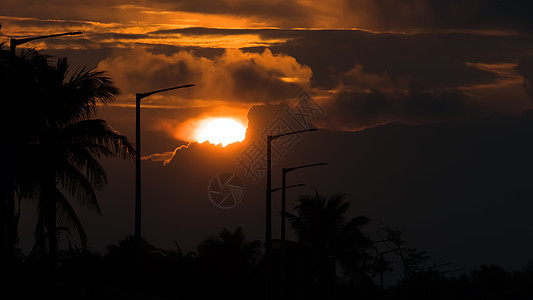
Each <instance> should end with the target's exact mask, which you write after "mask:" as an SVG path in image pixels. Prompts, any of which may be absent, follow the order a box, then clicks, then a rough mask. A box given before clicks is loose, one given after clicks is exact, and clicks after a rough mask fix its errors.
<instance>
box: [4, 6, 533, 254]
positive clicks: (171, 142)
mask: <svg viewBox="0 0 533 300" xmlns="http://www.w3.org/2000/svg"><path fill="white" fill-rule="evenodd" d="M511 2H512V3H511ZM531 11H533V2H532V1H530V0H525V1H496V0H472V1H462V0H450V1H440V0H409V1H403V0H402V1H400V0H357V1H356V0H334V1H313V0H297V1H286V0H274V1H272V0H258V1H244V0H223V1H213V0H197V1H186V0H172V1H170V0H156V1H147V0H145V1H142V0H130V1H122V0H121V1H119V0H92V1H65V0H50V1H33V0H2V1H0V23H1V24H2V28H1V29H0V40H2V41H4V42H6V43H8V39H9V38H13V37H15V38H20V37H31V36H38V35H46V34H52V33H58V32H67V31H82V32H83V35H80V36H73V37H65V38H58V39H47V40H40V41H36V42H32V43H31V44H26V45H25V46H29V47H35V48H37V49H41V50H43V51H44V53H47V54H51V55H60V56H68V57H69V59H70V61H71V63H72V67H73V70H75V69H76V68H78V67H81V66H82V65H88V66H90V67H97V68H99V69H102V70H105V71H106V72H107V74H108V75H109V76H110V77H111V78H112V80H113V81H114V82H115V84H116V85H117V86H118V87H119V88H120V89H121V91H122V94H121V95H120V96H119V97H118V98H117V99H116V101H115V102H114V103H113V104H112V105H110V106H109V107H107V108H101V109H100V111H99V115H98V116H99V117H102V118H104V119H106V120H107V121H108V122H109V123H110V125H111V126H113V128H115V129H116V130H118V131H120V132H121V133H122V134H124V135H126V136H128V137H129V138H130V139H133V137H134V136H135V135H134V126H133V124H134V113H133V109H132V107H133V105H134V98H135V96H134V95H135V93H139V92H147V91H152V90H158V89H163V88H167V87H170V86H176V85H181V84H190V83H194V84H196V87H194V88H189V89H183V90H179V91H174V92H168V93H165V94H159V95H153V96H151V97H149V98H146V99H144V100H143V111H142V120H143V126H142V136H143V151H144V153H143V155H145V158H146V159H147V160H153V161H155V162H152V161H145V165H144V166H146V167H144V168H145V169H144V170H145V171H144V172H146V178H147V180H146V181H145V184H146V189H145V190H146V193H147V196H148V197H150V198H149V199H150V201H152V202H150V201H147V203H151V204H150V205H155V206H150V205H148V206H147V207H146V214H147V220H152V223H150V222H147V224H148V225H147V228H146V232H147V236H148V237H149V238H150V240H159V241H162V240H164V241H171V240H173V239H176V238H178V237H179V238H180V239H181V238H183V239H186V238H190V240H192V241H196V240H198V239H200V238H203V237H204V236H206V235H207V234H211V233H213V232H216V230H219V229H220V228H222V227H224V226H233V225H235V226H238V225H243V224H244V223H245V224H246V226H247V228H250V232H251V234H252V236H253V237H254V238H261V237H262V232H263V230H264V228H263V225H262V224H261V223H260V222H259V221H258V220H262V219H261V218H262V217H263V206H262V204H263V203H262V202H261V203H259V202H260V201H262V199H263V198H262V197H263V196H264V189H263V186H262V185H261V186H259V185H257V184H256V183H257V182H253V183H251V181H252V180H251V179H250V178H249V177H245V175H243V178H245V179H246V184H248V185H247V191H246V193H247V195H246V197H247V198H246V199H245V200H244V201H243V204H241V206H240V207H239V208H238V209H236V210H234V211H229V212H225V213H224V214H223V213H220V211H219V210H217V209H216V208H214V207H213V206H212V205H211V203H210V202H209V201H208V200H206V199H205V197H206V191H205V188H206V186H207V183H208V182H209V180H211V179H212V177H213V175H215V174H217V173H218V172H220V171H227V170H231V168H233V169H237V170H238V172H240V173H239V174H241V175H242V174H243V173H244V171H243V169H242V168H239V167H238V166H237V160H236V157H238V156H237V155H239V153H240V154H242V151H244V150H243V149H244V147H246V146H248V145H249V144H246V143H242V144H238V145H233V148H232V147H227V148H224V149H222V150H221V149H220V147H219V148H213V147H209V146H208V145H203V146H202V145H198V144H195V143H193V144H189V142H194V141H195V139H196V135H197V131H198V128H199V126H200V125H201V124H202V122H204V121H205V120H206V119H207V118H212V117H231V118H234V119H236V120H238V121H239V122H240V123H241V124H243V125H245V126H246V125H249V124H248V122H249V121H250V120H251V119H254V121H255V122H256V123H255V124H253V126H256V128H254V130H255V134H256V135H260V134H261V133H262V132H263V131H264V130H265V128H266V127H268V126H267V125H268V124H269V123H268V121H270V119H271V117H272V115H273V114H275V113H276V112H277V111H278V110H282V109H283V108H284V107H285V106H284V105H286V104H288V103H291V102H292V101H294V99H295V98H296V97H297V96H298V95H299V94H300V92H301V91H302V90H305V91H307V92H309V94H310V95H311V96H312V99H313V100H314V101H315V103H316V104H317V105H318V106H319V107H320V108H321V109H322V111H321V112H322V113H323V117H322V118H320V119H319V120H316V122H315V124H314V125H317V126H318V127H321V128H322V129H324V130H323V131H322V133H320V134H319V135H318V136H319V138H316V141H315V142H309V140H306V141H307V144H304V145H300V146H297V147H300V148H298V149H299V151H300V152H301V153H305V155H300V154H298V153H291V154H288V156H287V157H284V158H283V159H284V160H281V162H280V164H279V165H277V167H280V166H281V165H282V163H283V166H291V165H297V164H306V163H310V162H315V161H323V160H327V159H329V162H330V163H331V167H330V169H323V171H322V170H321V172H318V171H317V172H316V173H309V174H308V175H309V176H306V177H299V178H301V179H305V182H306V183H308V189H307V190H304V191H307V192H310V193H313V188H314V187H318V188H319V189H323V190H324V191H326V192H331V193H338V192H344V191H345V190H346V191H347V193H348V194H349V193H352V194H351V195H352V196H353V195H355V194H357V192H358V191H357V189H365V188H366V189H367V190H365V191H368V195H366V196H368V197H375V198H372V199H373V200H372V201H374V200H375V201H376V202H375V203H378V204H377V206H380V205H381V206H380V207H378V208H382V207H388V206H386V205H392V206H394V205H397V207H398V211H401V209H403V208H404V207H403V206H401V202H400V201H396V200H404V199H400V198H398V199H397V198H394V197H400V196H401V195H400V196H398V195H396V193H395V190H394V189H386V188H384V187H385V184H386V183H387V184H391V185H392V186H394V187H395V188H398V189H401V188H402V187H403V186H406V187H410V186H408V184H410V182H404V181H402V180H405V181H408V180H409V178H404V177H403V176H398V177H399V178H393V177H394V174H400V173H402V172H403V171H404V170H405V169H410V166H408V167H407V166H406V165H403V163H405V161H404V160H400V162H399V164H398V165H393V166H391V167H390V166H387V165H386V163H387V162H389V161H393V162H396V156H395V155H396V153H395V154H394V155H392V154H391V156H387V155H388V152H386V151H385V150H389V149H382V148H378V149H377V150H376V148H372V146H373V145H374V144H372V143H373V142H374V143H376V145H377V147H378V146H381V145H385V146H390V145H392V146H391V147H402V145H404V144H403V141H401V140H400V141H398V142H397V143H394V141H397V140H399V139H400V138H399V137H398V136H394V134H389V133H388V132H386V130H387V128H380V127H377V126H378V125H383V124H390V123H395V122H402V123H407V124H411V125H422V124H425V125H426V126H431V124H435V123H442V124H448V125H449V124H454V123H452V122H451V121H458V120H475V119H478V118H483V117H487V116H491V115H494V114H496V115H497V114H510V115H514V116H517V115H520V114H521V113H523V112H524V111H527V110H530V109H532V108H533V104H532V103H533V102H532V97H533V88H532V87H533V84H532V82H533V51H532V49H533V38H532V37H533V18H531ZM19 49H21V50H22V49H23V47H22V46H21V47H19ZM428 124H430V125H428ZM392 126H394V125H392ZM449 126H451V127H452V129H453V126H452V125H449ZM372 127H377V128H374V129H375V131H374V132H378V133H380V132H381V130H383V131H385V134H384V135H383V136H380V135H377V136H379V137H380V138H376V140H375V141H371V140H369V139H366V137H365V135H364V132H363V133H361V132H356V133H354V132H351V131H358V130H361V129H363V128H372ZM330 130H331V131H330ZM409 130H410V129H409ZM413 130H414V129H413ZM339 131H350V133H346V132H342V133H340V132H339ZM344 134H346V135H344ZM352 134H353V136H357V137H358V139H357V142H360V143H365V144H364V146H366V147H367V148H364V147H363V145H361V144H356V143H355V142H353V143H352V140H347V139H346V140H343V139H342V138H345V137H348V136H349V137H352ZM359 134H360V135H359ZM454 134H457V132H455V133H454ZM413 136H417V135H416V134H415V135H413ZM471 138H472V137H470V136H466V137H465V140H467V139H471ZM443 140H444V141H446V136H443ZM376 141H377V142H376ZM389 141H393V143H390V144H389V143H388V142H389ZM247 142H248V143H250V142H251V141H247ZM438 142H439V140H436V142H435V143H438ZM451 143H453V141H450V143H449V144H451ZM187 145H189V146H187ZM329 145H333V146H332V147H334V148H335V149H334V150H335V151H337V149H340V150H339V151H340V152H332V150H331V149H329V148H327V147H328V146H329ZM438 145H439V147H440V148H443V149H444V148H446V147H447V146H448V144H442V145H441V144H438ZM180 146H183V147H184V148H185V147H189V148H187V151H183V152H180V154H182V155H179V156H177V157H176V158H174V159H177V161H174V160H172V161H169V164H168V165H167V167H163V164H162V161H165V160H168V159H169V158H171V157H173V154H174V153H175V149H177V148H179V147H180ZM385 146H384V147H385ZM418 146H419V145H418V144H416V143H415V145H414V146H413V148H408V147H407V148H406V149H407V150H405V153H411V152H410V151H415V150H417V149H420V148H422V147H418ZM462 146H463V145H459V146H457V149H462V148H461V147H462ZM417 147H418V148H417ZM439 147H437V148H439ZM184 148H182V149H184ZM440 148H439V149H440ZM213 149H215V150H216V151H215V150H213ZM308 149H313V151H308ZM360 149H363V150H360ZM365 149H366V150H365ZM412 149H415V150H412ZM180 151H181V150H180ZM357 151H361V152H357ZM365 151H366V152H365ZM379 151H383V153H381V152H379ZM457 151H458V152H460V151H459V150H457ZM375 152H379V153H378V154H375ZM338 153H341V154H338ZM354 153H357V154H358V155H360V156H357V158H360V160H359V161H358V164H353V161H355V160H353V159H352V158H353V157H356V155H354ZM367 153H370V154H371V155H369V156H368V157H367V156H365V155H367ZM413 153H414V152H413ZM436 153H439V152H436ZM374 154H375V155H376V156H373V155H374ZM441 154H442V153H441ZM446 154H447V153H446ZM475 154H476V153H474V154H472V156H471V158H472V157H474V158H475V157H476V156H475ZM379 155H382V156H379ZM414 156H416V157H419V156H417V155H414ZM376 157H377V158H383V161H378V162H377V163H376V161H375V160H372V159H374V158H376ZM423 158H424V156H422V160H421V162H420V165H421V166H426V165H427V164H426V162H425V161H424V160H423ZM436 159H440V157H439V158H436ZM491 159H492V158H491ZM443 161H444V162H445V159H444V158H443ZM374 163H375V164H377V167H376V166H375V165H374ZM106 164H107V166H111V167H110V168H108V169H109V170H110V184H109V188H108V189H107V190H106V191H105V192H104V193H103V194H102V198H103V200H102V203H103V204H102V208H103V211H104V214H106V213H109V215H110V216H111V217H110V219H106V220H104V221H101V219H97V220H96V219H93V218H92V216H91V217H87V220H89V221H88V222H93V223H90V224H89V225H92V226H94V227H91V226H88V227H89V230H88V231H89V232H91V230H93V229H91V228H100V232H99V235H96V236H98V238H99V239H100V242H101V244H103V246H105V244H106V243H107V244H109V243H111V242H116V241H117V240H118V239H119V238H122V237H123V236H124V235H125V233H127V232H130V231H131V229H132V227H131V226H129V225H130V224H131V223H132V220H130V219H129V217H128V216H132V215H133V214H132V211H131V210H132V209H133V208H132V205H130V204H131V201H130V200H131V199H133V196H132V193H133V188H132V182H133V181H132V174H133V165H132V164H131V162H129V161H128V162H122V161H120V162H117V161H113V162H109V161H106ZM365 164H366V165H365ZM442 165H443V166H444V167H445V166H447V165H448V164H447V163H443V164H442ZM361 166H362V169H360V168H361ZM381 167H382V169H380V168H381ZM388 167H390V168H388ZM387 168H388V169H387ZM428 168H429V167H428ZM191 170H195V171H194V172H192V171H191ZM277 170H278V169H277ZM338 170H341V171H338ZM361 170H363V171H361ZM376 170H377V171H376ZM388 170H393V171H395V172H396V173H394V172H392V173H391V174H392V175H390V174H389V173H387V171H388ZM424 170H425V169H424ZM278 171H279V170H278ZM429 171H432V170H429ZM429 171H428V172H429ZM433 171H435V170H433ZM437 171H438V170H437ZM236 172H237V171H236ZM472 172H473V173H474V174H477V173H475V171H472ZM276 174H278V175H279V172H278V173H276ZM339 174H341V175H339ZM402 174H403V173H402ZM436 174H437V175H439V174H440V173H438V172H437V173H436ZM465 174H467V175H468V174H470V173H465ZM437 175H435V176H437ZM372 176H374V177H372ZM465 176H466V175H465ZM400 177H401V178H400ZM450 177H452V176H450ZM321 178H322V179H324V178H326V179H331V180H322V179H321ZM353 178H357V179H358V180H353ZM424 178H425V177H424ZM424 178H422V179H424ZM278 179H279V178H275V180H277V181H276V182H279V180H278ZM374 179H375V180H374ZM261 184H262V181H261ZM404 184H405V185H404ZM443 186H444V185H443ZM372 188H375V189H379V192H375V191H374V190H372ZM436 188H441V186H438V185H437V187H436ZM402 191H403V190H402ZM404 192H405V193H406V195H407V194H408V193H409V192H412V189H407V188H406V190H405V191H404ZM380 193H382V194H386V195H387V197H386V198H379V197H380V195H382V194H380ZM387 193H388V194H387ZM465 195H466V194H465ZM465 195H460V194H459V195H458V196H457V197H456V198H454V200H456V203H458V204H457V205H462V204H463V203H460V201H459V200H461V201H462V200H463V199H464V198H465V197H467V196H468V195H466V196H465ZM419 196H420V197H421V199H426V200H427V198H424V197H425V196H426V195H419ZM461 197H463V198H461ZM384 199H385V200H384ZM364 200H365V199H363V200H362V201H361V202H362V204H361V203H358V204H357V205H359V206H358V209H361V211H364V210H365V209H367V211H372V207H374V206H376V204H375V203H374V202H372V203H371V202H364ZM393 200H394V201H396V202H394V201H393ZM369 201H370V200H369ZM379 201H381V202H379ZM116 203H118V204H116ZM258 203H259V204H261V205H259V204H258ZM478 204H479V203H478ZM485 204H486V203H483V205H485ZM365 205H366V206H365ZM443 205H444V204H443ZM483 205H477V206H476V207H475V209H472V211H470V213H477V212H478V210H477V209H478V208H479V207H481V208H482V207H483ZM400 206H401V207H400ZM444 207H447V206H445V205H444ZM378 208H376V210H375V211H374V212H376V211H377V209H378ZM421 209H422V208H421ZM523 211H524V213H525V212H527V211H530V210H527V209H524V210H523ZM191 212H192V213H191ZM394 212H396V211H395V210H394V209H392V210H390V211H387V212H385V213H384V214H385V215H386V214H392V213H394ZM200 214H201V216H200ZM126 215H127V216H126ZM422 215H425V214H422ZM427 215H428V216H429V214H427ZM420 218H422V219H423V217H420ZM206 219H208V220H209V222H204V221H203V220H206ZM94 220H96V221H94ZM397 220H399V219H397ZM462 220H463V221H464V222H468V219H462ZM422 221H423V220H422ZM513 221H516V220H513ZM516 222H518V221H516ZM207 223H209V224H208V225H210V226H212V227H210V228H207V227H202V226H204V225H205V224H207ZM493 223H494V222H492V223H491V224H492V225H494V224H493ZM465 224H466V223H465ZM480 224H481V223H480ZM205 226H207V225H205ZM480 226H481V225H480ZM494 226H496V225H494ZM130 227H131V228H130ZM518 227H519V226H518V225H517V228H518ZM109 228H113V230H115V231H112V230H109ZM191 228H193V229H194V230H191ZM408 228H409V229H410V230H412V231H413V232H416V230H424V228H421V226H419V224H411V227H408ZM464 228H467V229H468V230H471V232H469V233H472V232H474V230H475V229H476V228H473V229H472V228H471V227H467V226H463V227H462V229H461V230H458V231H457V234H461V232H462V230H463V229H464ZM520 228H525V227H524V226H522V227H520ZM31 230H32V229H30V231H29V232H31ZM95 231H96V230H95ZM446 232H448V231H446ZM167 233H169V235H170V233H171V234H175V236H172V237H169V236H166V235H165V234H167ZM474 233H475V232H474ZM254 234H255V235H254ZM472 234H473V233H472ZM415 235H416V234H415ZM27 236H31V234H29V235H27ZM93 236H94V235H93ZM418 236H419V237H422V238H421V240H424V241H425V236H424V235H423V234H419V235H418ZM502 238H505V236H503V237H502ZM195 239H196V240H195ZM465 240H467V239H466V238H465ZM516 240H518V239H516ZM439 242H442V243H445V242H446V241H437V242H435V243H436V244H438V243H439ZM192 243H193V242H190V244H189V245H191V244H192ZM502 244H503V243H502ZM100 246H102V245H100ZM103 246H102V247H103ZM441 246H442V247H441V248H442V249H444V247H445V246H446V245H441ZM474 246H475V245H474ZM491 246H492V245H491ZM439 247H440V246H438V245H437V246H435V248H436V249H441V248H439ZM474 248H475V247H474ZM474 248H472V249H474ZM489 248H490V247H485V248H482V249H478V250H479V251H478V252H475V251H474V250H472V252H473V253H482V252H483V253H484V252H485V251H486V249H489ZM444 252H446V251H444ZM476 255H477V254H476ZM441 257H445V259H443V260H447V258H446V257H447V256H446V255H445V254H444V255H443V256H441ZM466 262H467V263H468V260H467V259H466ZM484 262H488V261H484ZM489 263H490V262H489Z"/></svg>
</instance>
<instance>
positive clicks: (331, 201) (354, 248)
mask: <svg viewBox="0 0 533 300" xmlns="http://www.w3.org/2000/svg"><path fill="white" fill-rule="evenodd" d="M349 207H350V203H349V202H346V201H345V198H344V195H343V194H336V195H332V196H330V197H327V196H324V195H320V194H319V193H318V192H316V193H315V195H313V196H303V197H301V198H300V199H299V204H298V205H297V206H296V207H295V209H296V210H297V211H298V214H297V215H295V214H291V213H287V214H286V217H287V218H288V219H289V221H290V222H291V226H292V228H293V229H294V230H295V231H296V232H297V233H298V234H299V236H301V239H302V243H303V244H304V245H305V246H307V247H308V248H309V249H311V250H312V251H313V252H314V253H315V256H316V259H317V262H316V266H317V274H316V276H317V279H318V280H319V281H321V284H322V287H323V288H326V287H327V286H330V288H334V286H335V284H334V281H335V278H336V275H335V274H336V271H335V265H336V263H337V262H340V263H341V265H342V266H343V267H346V266H353V263H354V261H357V260H360V259H364V257H365V256H364V251H363V249H365V248H367V247H369V246H370V245H371V241H370V239H369V238H368V237H367V236H366V235H365V234H363V233H362V232H361V230H360V228H361V226H363V225H366V224H367V223H368V222H369V219H368V218H367V217H365V216H359V217H355V218H353V219H350V220H347V219H346V217H345V214H346V212H347V211H348V208H349ZM332 279H333V280H332Z"/></svg>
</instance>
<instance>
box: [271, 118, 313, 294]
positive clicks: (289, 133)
mask: <svg viewBox="0 0 533 300" xmlns="http://www.w3.org/2000/svg"><path fill="white" fill-rule="evenodd" d="M317 130H318V129H317V128H312V129H304V130H298V131H291V132H286V133H281V134H278V135H268V136H267V187H266V226H265V227H266V228H265V235H266V236H265V261H266V272H265V273H266V274H265V275H266V294H265V297H266V299H267V300H270V298H271V296H270V295H271V294H270V291H271V288H272V141H273V140H276V139H279V138H280V137H284V136H287V135H292V134H298V133H303V132H310V131H317Z"/></svg>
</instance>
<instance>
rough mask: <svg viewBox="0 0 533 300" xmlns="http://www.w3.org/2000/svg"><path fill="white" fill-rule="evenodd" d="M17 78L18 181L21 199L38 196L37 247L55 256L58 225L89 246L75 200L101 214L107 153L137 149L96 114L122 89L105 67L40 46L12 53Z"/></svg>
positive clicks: (123, 154) (120, 153) (123, 153)
mask: <svg viewBox="0 0 533 300" xmlns="http://www.w3.org/2000/svg"><path fill="white" fill-rule="evenodd" d="M12 60H13V63H12V64H11V66H12V68H13V69H12V73H13V74H14V75H13V76H14V79H15V84H16V91H17V94H16V97H15V101H16V104H15V113H16V116H17V121H16V122H17V124H16V128H17V129H16V140H15V148H16V153H17V155H16V157H15V160H16V166H17V168H16V172H17V173H16V175H15V176H16V181H17V182H16V184H17V195H18V197H19V198H26V199H36V200H37V210H38V220H37V225H36V229H35V238H36V246H35V247H34V250H35V251H36V252H40V253H46V250H47V252H48V254H49V255H50V256H51V257H53V256H54V255H55V253H56V250H57V239H58V237H57V227H58V223H59V224H60V225H66V226H68V227H71V228H73V229H75V230H76V231H77V232H78V235H79V237H80V240H81V243H82V247H85V246H86V242H87V234H86V233H85V230H84V229H83V226H82V224H81V222H80V220H79V218H78V217H77V215H76V212H75V211H74V208H73V207H72V205H71V204H70V202H69V197H72V198H75V199H76V200H77V201H78V202H79V204H80V205H81V206H83V207H85V208H89V209H92V210H94V211H96V212H97V213H99V214H100V213H101V211H100V207H99V205H98V201H97V198H96V193H95V190H99V189H101V188H102V187H103V186H104V185H105V183H106V182H107V175H106V172H105V170H104V169H103V167H102V165H101V164H100V162H99V161H98V159H99V158H101V157H102V156H104V157H110V156H121V157H123V158H128V157H132V156H133V155H134V152H135V150H134V147H133V146H132V145H131V144H130V143H129V142H128V139H127V138H126V137H125V136H123V135H120V134H119V133H118V132H117V131H115V130H113V128H111V127H110V126H109V125H108V124H107V123H106V121H104V120H101V119H95V118H94V117H95V114H96V110H97V105H98V104H99V103H100V104H104V105H105V104H108V103H109V102H111V101H113V100H114V98H115V97H116V96H117V95H118V94H119V93H120V91H119V89H118V88H117V87H115V86H114V84H113V82H112V81H111V79H110V78H108V77H107V76H105V72H103V71H99V70H96V69H94V68H93V69H91V68H86V67H83V68H80V69H78V70H76V71H74V72H70V65H69V62H68V60H67V59H66V58H59V59H58V60H57V62H56V64H52V63H51V62H50V57H48V56H44V55H42V54H40V53H39V52H38V51H35V50H28V51H24V52H22V53H21V54H20V55H18V56H17V57H14V58H12Z"/></svg>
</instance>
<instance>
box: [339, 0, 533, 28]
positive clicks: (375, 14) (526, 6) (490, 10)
mask: <svg viewBox="0 0 533 300" xmlns="http://www.w3.org/2000/svg"><path fill="white" fill-rule="evenodd" d="M347 6H348V15H349V16H350V17H351V18H353V19H355V21H354V22H353V24H354V26H357V27H361V28H366V29H374V30H397V31H404V30H415V31H434V30H457V29H462V30H525V31H531V30H533V21H532V19H531V11H533V3H532V2H531V1H528V0H518V1H500V0H473V1H461V0H452V1H439V0H408V1H399V0H377V1H376V0H363V1H361V0H348V1H347ZM348 22H350V21H348Z"/></svg>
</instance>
